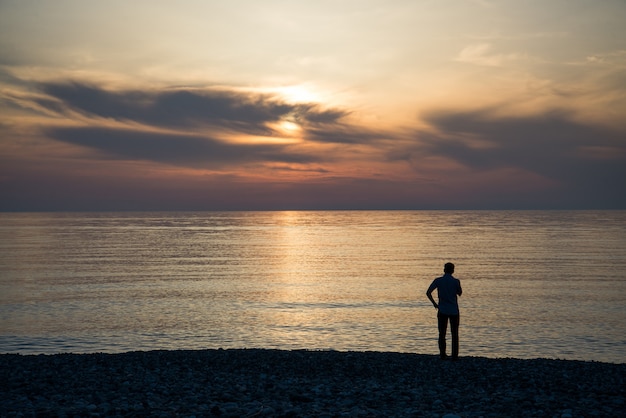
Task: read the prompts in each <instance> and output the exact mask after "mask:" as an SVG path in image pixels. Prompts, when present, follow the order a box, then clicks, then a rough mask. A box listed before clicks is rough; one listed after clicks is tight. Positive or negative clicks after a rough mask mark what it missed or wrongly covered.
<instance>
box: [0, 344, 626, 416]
mask: <svg viewBox="0 0 626 418" xmlns="http://www.w3.org/2000/svg"><path fill="white" fill-rule="evenodd" d="M625 377H626V364H609V363H596V362H579V361H564V360H546V359H537V360H518V359H487V358H478V357H466V358H461V359H460V360H459V361H456V362H451V361H442V360H439V359H438V357H435V356H428V355H419V354H402V353H380V352H336V351H280V350H261V349H243V350H204V351H151V352H131V353H124V354H57V355H17V354H3V355H0V416H2V417H33V416H58V417H76V416H80V417H82V416H87V417H105V416H107V417H108V416H120V417H121V416H124V417H126V416H137V417H138V416H157V417H193V416H195V417H213V416H215V417H383V416H384V417H446V418H448V417H449V418H452V417H522V416H523V417H561V418H566V417H618V416H623V414H624V413H625V412H626V403H625V399H626V388H625V383H626V382H625V380H626V379H625Z"/></svg>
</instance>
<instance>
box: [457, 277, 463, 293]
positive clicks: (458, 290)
mask: <svg viewBox="0 0 626 418" xmlns="http://www.w3.org/2000/svg"><path fill="white" fill-rule="evenodd" d="M457 283H458V284H459V288H458V289H457V291H456V294H457V295H459V296H461V295H462V294H463V289H462V288H461V281H460V280H459V279H457Z"/></svg>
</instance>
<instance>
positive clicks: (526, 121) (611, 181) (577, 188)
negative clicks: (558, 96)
mask: <svg viewBox="0 0 626 418" xmlns="http://www.w3.org/2000/svg"><path fill="white" fill-rule="evenodd" d="M426 119H427V121H428V122H429V123H430V124H431V126H432V127H433V128H434V129H435V131H436V132H437V133H436V134H432V133H431V134H427V135H423V136H422V140H423V141H424V142H423V145H424V147H425V148H424V149H423V151H426V152H427V153H429V154H430V155H436V156H440V157H445V158H447V159H451V160H454V161H456V162H458V163H460V164H462V165H464V166H466V167H469V168H471V169H473V170H482V171H484V170H497V169H502V168H507V167H515V168H518V169H522V170H525V171H528V172H531V173H535V174H538V175H540V176H542V177H544V178H546V179H551V180H556V181H557V182H559V183H560V184H561V185H562V186H563V190H564V191H567V192H568V193H570V194H572V195H576V196H579V197H581V198H583V197H584V198H585V199H588V200H590V201H593V197H596V198H598V199H602V200H603V202H604V203H605V204H613V205H615V206H616V207H617V206H620V205H621V206H623V205H624V204H626V197H624V195H623V188H624V179H626V133H625V132H619V131H614V130H611V129H607V128H604V127H601V126H595V125H590V124H584V123H580V122H577V121H574V120H572V119H571V118H570V117H568V115H567V114H563V113H559V112H548V113H546V114H543V115H539V116H526V117H502V116H497V115H496V114H495V112H493V111H492V110H490V109H486V110H485V109H483V110H478V111H473V112H437V113H433V114H431V115H429V116H428V117H427V118H426Z"/></svg>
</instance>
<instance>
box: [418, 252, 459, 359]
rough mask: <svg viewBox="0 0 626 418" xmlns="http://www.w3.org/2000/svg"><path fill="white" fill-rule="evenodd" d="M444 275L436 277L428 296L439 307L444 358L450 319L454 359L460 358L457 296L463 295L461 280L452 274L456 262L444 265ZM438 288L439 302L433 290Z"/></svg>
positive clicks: (438, 313)
mask: <svg viewBox="0 0 626 418" xmlns="http://www.w3.org/2000/svg"><path fill="white" fill-rule="evenodd" d="M443 273H444V275H443V276H441V277H438V278H436V279H435V280H433V282H432V283H431V285H430V287H429V288H428V290H427V291H426V296H428V299H430V301H431V302H432V303H433V306H434V307H435V309H437V322H438V328H439V355H440V356H441V359H442V360H445V359H446V358H447V355H446V332H447V330H448V321H450V332H451V333H452V360H457V359H458V358H459V303H458V300H457V296H461V294H462V293H463V289H461V282H460V281H459V279H456V278H454V277H453V276H452V273H454V264H452V263H446V264H445V265H444V266H443ZM435 289H437V295H438V297H439V303H437V302H435V299H433V295H432V293H433V290H435Z"/></svg>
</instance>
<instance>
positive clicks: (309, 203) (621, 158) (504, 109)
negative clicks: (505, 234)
mask: <svg viewBox="0 0 626 418" xmlns="http://www.w3.org/2000/svg"><path fill="white" fill-rule="evenodd" d="M624 22H626V2H624V0H601V1H592V0H588V1H586V0H551V1H543V0H542V1H535V0H524V1H519V0H503V1H495V0H493V1H492V0H437V1H435V0H432V1H431V0H358V1H356V0H354V1H353V0H332V1H328V0H316V1H296V0H291V1H287V0H264V1H260V0H229V1H210V0H205V1H200V0H178V1H163V0H134V1H132V2H129V1H127V0H123V1H118V0H108V1H106V2H103V1H85V0H54V1H51V0H38V1H34V0H0V211H113V210H301V209H311V210H326V209H626V25H624Z"/></svg>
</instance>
